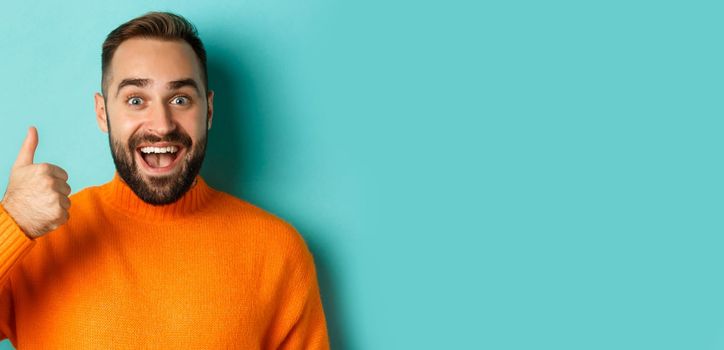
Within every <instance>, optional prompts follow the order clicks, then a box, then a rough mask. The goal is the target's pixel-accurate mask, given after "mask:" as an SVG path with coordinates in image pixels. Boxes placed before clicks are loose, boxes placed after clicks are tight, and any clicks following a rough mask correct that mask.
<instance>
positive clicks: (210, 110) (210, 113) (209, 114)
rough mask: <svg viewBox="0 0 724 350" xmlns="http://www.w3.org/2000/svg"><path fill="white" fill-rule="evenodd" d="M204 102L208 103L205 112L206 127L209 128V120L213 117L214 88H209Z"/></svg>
mask: <svg viewBox="0 0 724 350" xmlns="http://www.w3.org/2000/svg"><path fill="white" fill-rule="evenodd" d="M206 104H207V105H208V112H207V114H206V128H207V130H208V129H211V121H212V120H213V119H214V90H209V94H208V96H206Z"/></svg>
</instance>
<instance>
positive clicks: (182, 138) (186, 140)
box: [128, 129, 193, 151]
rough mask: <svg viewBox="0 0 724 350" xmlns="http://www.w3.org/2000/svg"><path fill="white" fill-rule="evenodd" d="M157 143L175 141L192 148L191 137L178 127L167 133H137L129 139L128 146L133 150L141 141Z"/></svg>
mask: <svg viewBox="0 0 724 350" xmlns="http://www.w3.org/2000/svg"><path fill="white" fill-rule="evenodd" d="M144 142H148V143H156V142H174V143H180V144H182V145H184V147H186V148H191V144H192V143H193V142H192V141H191V137H190V136H189V135H188V134H187V133H185V132H182V131H180V130H179V129H176V130H174V131H172V132H170V133H168V134H166V135H163V136H158V135H152V134H136V135H134V136H132V137H131V138H130V139H129V140H128V148H130V149H131V151H133V150H135V149H136V148H137V147H138V145H140V144H141V143H144Z"/></svg>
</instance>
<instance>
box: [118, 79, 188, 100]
mask: <svg viewBox="0 0 724 350" xmlns="http://www.w3.org/2000/svg"><path fill="white" fill-rule="evenodd" d="M151 82H152V80H151V79H142V78H129V79H123V80H121V82H120V83H118V89H116V97H118V94H119V93H120V91H121V89H122V88H124V87H126V86H137V87H140V88H144V87H147V86H149V85H151ZM184 86H190V87H192V88H194V90H196V93H197V94H199V95H201V91H200V90H199V85H198V84H197V83H196V80H193V79H191V78H185V79H180V80H174V81H170V82H168V84H166V87H167V88H168V89H169V90H178V89H180V88H182V87H184Z"/></svg>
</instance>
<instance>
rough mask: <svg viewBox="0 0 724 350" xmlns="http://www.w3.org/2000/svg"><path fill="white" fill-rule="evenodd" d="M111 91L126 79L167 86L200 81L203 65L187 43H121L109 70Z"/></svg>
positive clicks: (133, 41)
mask: <svg viewBox="0 0 724 350" xmlns="http://www.w3.org/2000/svg"><path fill="white" fill-rule="evenodd" d="M109 73H110V75H109V77H110V80H109V83H110V90H111V91H115V87H114V85H116V84H118V82H120V81H121V80H123V79H128V78H145V79H151V80H153V81H156V82H161V83H163V84H165V83H166V82H168V81H173V80H177V79H179V78H187V77H191V78H193V79H194V80H196V81H197V82H201V70H200V63H199V60H198V58H197V57H196V53H195V52H194V50H193V49H192V48H191V46H190V45H189V44H188V43H186V42H185V41H178V40H174V41H165V40H159V39H147V38H133V39H128V40H126V41H124V42H123V43H121V45H119V46H118V48H117V49H116V52H115V53H114V55H113V59H112V60H111V63H110V70H109Z"/></svg>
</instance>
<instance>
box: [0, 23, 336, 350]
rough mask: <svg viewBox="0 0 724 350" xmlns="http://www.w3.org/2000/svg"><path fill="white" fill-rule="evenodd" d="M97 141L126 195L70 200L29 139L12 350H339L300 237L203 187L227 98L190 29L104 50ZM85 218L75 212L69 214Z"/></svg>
mask: <svg viewBox="0 0 724 350" xmlns="http://www.w3.org/2000/svg"><path fill="white" fill-rule="evenodd" d="M102 60H103V62H102V94H99V93H97V94H96V96H95V112H96V119H97V122H98V126H99V127H100V129H101V130H102V131H104V132H107V133H108V138H109V143H110V146H111V151H112V152H111V153H112V155H113V160H114V162H115V165H116V169H117V172H116V173H115V175H114V177H113V180H111V181H110V182H108V183H106V184H104V185H101V186H95V187H90V188H86V189H84V190H82V191H80V192H79V193H76V194H74V195H72V196H70V198H69V197H68V195H69V194H70V193H71V189H70V187H69V186H68V184H67V182H66V181H67V179H68V174H66V172H65V171H64V170H63V169H61V168H59V167H57V166H55V165H51V164H47V163H44V164H35V163H34V159H33V155H34V152H35V149H36V147H37V144H38V135H37V130H36V129H35V128H30V130H29V132H28V135H27V137H26V139H25V142H24V144H23V145H22V147H21V150H20V153H19V155H18V157H17V159H16V161H15V163H14V165H13V168H12V171H11V175H10V180H9V183H8V186H7V191H6V193H5V196H4V197H3V199H2V201H0V283H1V285H2V288H1V289H0V290H1V293H0V335H1V336H2V338H8V339H10V341H11V342H12V344H13V345H14V346H15V347H16V348H18V349H114V348H122V349H134V348H145V349H146V348H157V349H171V348H179V349H230V348H236V349H328V348H329V345H328V339H327V328H326V324H325V316H324V312H323V309H322V304H321V300H320V294H319V289H318V285H317V277H316V270H315V266H314V261H313V257H312V255H311V253H310V251H309V250H308V248H307V246H306V244H305V242H304V240H303V238H302V237H301V236H300V235H299V233H298V232H297V231H296V230H295V229H294V227H293V226H291V225H290V224H288V223H286V222H285V221H283V220H282V219H280V218H278V217H276V216H274V215H272V214H271V213H268V212H266V211H264V210H262V209H260V208H258V207H256V206H254V205H252V204H250V203H248V202H246V201H244V200H241V199H238V198H235V197H232V196H231V195H228V194H226V193H223V192H220V191H217V190H214V189H212V188H210V187H209V186H208V185H207V184H206V183H205V182H204V180H203V179H202V178H201V177H200V176H199V175H198V172H199V170H200V168H201V164H202V162H203V159H204V153H205V148H206V136H207V132H208V130H209V129H210V128H211V124H212V123H211V122H212V115H213V98H214V93H213V91H210V90H209V89H208V83H207V75H206V53H205V51H204V47H203V44H202V43H201V40H199V38H198V37H197V34H196V30H195V29H194V27H193V26H192V25H191V24H190V23H189V22H187V21H186V20H185V19H184V18H182V17H180V16H177V15H174V14H170V13H163V12H151V13H148V14H146V15H144V16H142V17H139V18H136V19H133V20H131V21H129V22H127V23H125V24H123V25H121V26H120V27H118V28H117V29H115V30H114V31H112V32H111V33H110V34H109V35H108V37H107V39H106V41H105V42H104V44H103V54H102ZM71 202H72V205H71Z"/></svg>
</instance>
